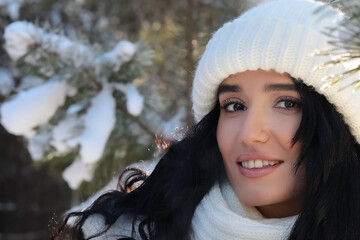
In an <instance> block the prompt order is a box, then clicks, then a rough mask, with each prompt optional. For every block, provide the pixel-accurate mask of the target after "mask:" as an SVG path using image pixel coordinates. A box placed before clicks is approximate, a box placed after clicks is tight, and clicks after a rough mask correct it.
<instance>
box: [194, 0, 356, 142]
mask: <svg viewBox="0 0 360 240" xmlns="http://www.w3.org/2000/svg"><path fill="white" fill-rule="evenodd" d="M343 18H344V16H343V14H342V13H340V12H339V11H336V10H334V9H332V8H331V7H330V6H328V5H324V4H322V3H319V2H314V1H309V0H291V1H290V0H274V1H269V2H266V3H264V4H261V5H258V6H256V7H254V8H252V9H250V10H249V11H247V12H245V13H244V14H242V15H241V16H240V17H238V18H236V19H234V20H233V21H231V22H228V23H226V24H224V26H222V27H221V28H220V29H219V30H218V31H217V32H215V33H214V35H213V37H212V38H211V40H210V41H209V43H208V45H207V46H206V49H205V52H204V54H203V56H202V57H201V59H200V61H199V64H198V66H197V69H196V72H195V78H194V84H193V90H192V101H193V111H194V115H195V119H196V121H200V120H201V119H202V118H203V117H204V116H205V115H206V114H207V113H209V112H210V111H211V109H212V108H213V107H214V105H215V103H216V101H217V90H218V87H219V85H220V84H221V82H222V81H223V80H224V79H226V78H227V77H228V76H230V75H232V74H235V73H239V72H244V71H246V70H254V71H255V70H258V69H262V70H265V71H268V70H275V71H276V72H279V73H288V74H290V75H291V76H292V77H294V78H300V79H301V80H302V81H303V82H304V83H305V84H306V85H308V86H313V87H314V88H315V90H316V91H317V92H319V93H320V94H323V95H324V96H325V97H326V98H327V100H328V101H329V102H330V103H332V104H333V105H334V106H335V107H336V109H337V111H338V112H339V113H341V114H342V115H343V116H344V120H345V122H346V123H347V124H348V126H349V127H350V130H351V132H352V134H353V135H354V136H355V138H356V140H357V142H359V143H360V91H354V89H353V88H352V87H346V88H344V87H345V86H348V85H349V83H351V82H352V81H354V79H357V78H359V75H353V76H352V77H348V78H346V79H344V80H343V81H340V82H339V83H337V84H335V85H333V86H330V87H327V88H325V87H324V86H325V85H326V84H327V81H326V79H327V78H328V77H329V76H332V75H334V74H339V73H343V72H344V71H345V66H343V65H336V66H332V67H326V68H322V69H316V67H317V66H320V65H322V64H324V63H325V62H328V61H330V60H331V56H320V55H318V54H316V53H317V52H318V51H320V50H324V49H331V48H333V46H332V45H330V44H329V41H330V40H333V39H331V37H330V36H328V35H327V34H325V32H326V31H329V29H330V28H334V29H337V31H339V32H340V31H341V29H340V28H339V26H338V24H339V22H340V21H341V20H343ZM334 31H335V30H334ZM340 89H341V90H340Z"/></svg>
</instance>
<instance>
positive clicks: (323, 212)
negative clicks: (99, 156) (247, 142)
mask: <svg viewBox="0 0 360 240" xmlns="http://www.w3.org/2000/svg"><path fill="white" fill-rule="evenodd" d="M294 82H295V85H296V87H297V89H298V91H299V93H300V96H301V101H302V103H301V106H302V109H303V114H302V120H301V123H300V126H299V129H298V130H297V132H296V134H295V136H294V138H293V143H294V144H295V143H296V142H298V141H299V142H301V143H302V149H301V152H300V156H299V159H298V161H297V163H296V166H294V170H295V171H296V170H297V168H298V167H299V166H300V164H301V163H303V162H305V166H306V196H305V200H304V203H303V206H302V209H301V212H300V213H299V217H298V218H297V221H296V222H295V225H294V226H293V229H292V232H291V234H290V236H289V239H290V240H295V239H296V240H300V239H301V240H305V239H312V240H314V239H319V240H320V239H321V240H324V239H326V240H332V239H334V240H335V239H336V240H339V239H351V240H354V239H356V240H358V239H360V172H359V170H360V168H359V156H360V155H359V154H360V146H359V144H358V143H357V142H356V141H355V139H354V137H353V136H352V135H351V133H350V131H349V129H348V127H347V125H346V124H345V123H344V121H343V118H342V116H341V115H340V114H339V113H338V112H337V111H336V110H335V108H334V106H333V105H332V104H330V103H329V102H328V101H327V100H326V98H325V97H324V96H322V95H320V94H318V93H317V92H316V91H315V90H314V89H313V88H312V87H309V86H306V85H305V84H303V83H302V82H301V81H300V80H295V79H294ZM219 113H220V107H219V103H217V104H216V106H215V107H214V109H213V110H212V111H211V112H210V113H209V114H207V115H206V116H205V117H204V118H203V119H202V120H201V121H200V122H199V123H198V124H196V125H195V126H194V127H193V128H192V129H191V130H190V131H189V133H188V134H187V135H186V137H185V138H183V139H182V140H180V141H178V142H174V143H173V144H172V145H171V146H170V147H169V149H168V151H167V152H166V153H165V155H164V156H163V157H162V158H161V159H160V161H159V163H158V164H157V166H156V168H155V169H154V171H153V172H152V174H151V175H149V176H146V175H145V174H144V173H143V172H141V170H135V171H134V169H129V170H127V171H126V172H127V173H129V172H131V173H130V174H128V175H127V177H126V179H125V181H124V183H123V184H122V186H121V188H120V191H112V192H109V193H106V194H104V195H102V196H101V197H99V198H98V199H97V200H96V201H95V202H94V203H93V204H92V206H90V207H89V208H88V209H86V210H85V211H83V212H75V213H70V214H69V215H68V216H67V217H66V219H65V222H66V221H67V220H68V219H69V218H70V217H76V218H77V221H76V224H75V225H74V226H73V227H72V229H71V230H72V238H73V239H80V240H82V239H84V234H83V232H82V229H81V228H82V226H83V224H84V222H85V221H86V219H87V218H88V217H90V216H91V215H93V214H101V215H102V216H103V217H104V219H105V225H106V226H107V228H106V229H104V231H101V232H99V233H98V234H97V236H100V235H101V234H103V233H105V232H106V230H107V229H108V228H109V227H110V226H111V225H113V224H114V223H115V221H116V220H117V219H118V218H119V217H120V216H121V215H122V214H130V215H131V216H133V221H132V226H133V227H132V234H131V236H121V234H122V233H119V239H135V238H136V236H140V237H141V239H149V240H152V239H156V240H165V239H172V240H176V239H190V237H191V219H192V217H193V214H194V211H195V209H196V207H197V205H198V204H199V202H200V201H201V199H202V198H203V197H204V195H205V194H206V193H208V192H209V190H210V189H211V187H212V186H213V185H214V184H215V182H221V181H223V180H224V179H225V178H226V174H225V170H224V166H223V160H222V157H221V153H220V150H219V148H218V145H217V140H216V129H217V123H218V118H219ZM139 181H141V182H142V183H141V185H140V186H139V187H137V188H136V189H135V190H132V191H130V190H129V189H131V188H132V187H133V185H134V184H135V183H137V182H139ZM136 222H138V223H139V224H135V223H136ZM63 227H64V225H63V226H62V227H61V228H60V230H59V231H58V233H57V234H56V235H57V236H59V232H61V231H62V230H63ZM56 235H55V236H53V237H52V239H55V238H56ZM92 237H94V236H91V237H89V238H88V239H91V238H92Z"/></svg>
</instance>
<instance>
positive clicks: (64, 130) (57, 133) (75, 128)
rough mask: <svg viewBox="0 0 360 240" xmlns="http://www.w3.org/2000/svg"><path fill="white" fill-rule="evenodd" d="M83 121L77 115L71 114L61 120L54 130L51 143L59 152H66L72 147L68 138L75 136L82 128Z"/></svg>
mask: <svg viewBox="0 0 360 240" xmlns="http://www.w3.org/2000/svg"><path fill="white" fill-rule="evenodd" d="M82 125H83V121H82V119H81V118H79V117H77V116H69V117H67V118H65V119H64V120H62V121H61V122H59V124H58V125H57V126H56V127H54V128H53V130H52V140H51V145H52V146H53V147H55V148H56V151H57V152H58V153H60V154H61V153H65V152H67V151H69V150H70V149H71V147H70V146H69V145H68V144H67V142H66V140H68V139H70V138H73V137H74V136H76V134H77V133H78V132H79V129H81V126H82Z"/></svg>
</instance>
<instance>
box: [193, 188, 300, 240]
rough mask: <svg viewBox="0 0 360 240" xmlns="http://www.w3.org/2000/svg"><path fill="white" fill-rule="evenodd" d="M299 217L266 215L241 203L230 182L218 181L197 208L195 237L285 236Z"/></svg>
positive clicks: (276, 239) (273, 239)
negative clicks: (265, 216) (272, 216)
mask: <svg viewBox="0 0 360 240" xmlns="http://www.w3.org/2000/svg"><path fill="white" fill-rule="evenodd" d="M296 218H297V216H292V217H287V218H271V219H270V218H264V217H263V216H262V215H261V214H260V212H259V211H258V210H257V209H256V208H254V207H247V206H244V205H242V204H240V202H239V200H238V199H237V197H236V195H235V193H234V191H233V190H232V188H231V186H230V184H229V183H228V182H226V183H223V184H220V185H219V184H215V186H214V187H213V188H212V189H211V190H210V192H209V193H208V194H207V195H206V196H205V197H204V198H203V199H202V201H201V202H200V204H199V206H198V207H197V208H196V211H195V214H194V217H193V219H192V229H193V233H192V239H196V240H209V239H212V240H217V239H218V240H220V239H221V240H224V239H226V240H231V239H237V240H239V239H246V240H263V239H266V240H280V239H281V240H284V239H287V237H288V236H289V234H290V232H291V228H292V226H293V225H294V222H295V220H296Z"/></svg>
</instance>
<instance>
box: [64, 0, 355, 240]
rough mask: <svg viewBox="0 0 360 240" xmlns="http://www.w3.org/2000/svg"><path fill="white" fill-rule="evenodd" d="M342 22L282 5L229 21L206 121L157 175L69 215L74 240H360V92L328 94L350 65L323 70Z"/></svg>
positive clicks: (133, 178) (201, 69)
mask: <svg viewBox="0 0 360 240" xmlns="http://www.w3.org/2000/svg"><path fill="white" fill-rule="evenodd" d="M319 9H322V11H323V13H324V14H323V15H321V16H323V17H319V15H315V13H314V12H315V11H319ZM324 16H325V17H324ZM342 18H343V16H342V15H341V14H340V13H339V12H337V11H335V10H332V9H331V8H330V7H328V6H324V5H321V4H320V3H316V2H312V1H308V0H291V1H290V0H274V1H269V2H267V3H264V4H261V5H259V6H257V7H255V8H253V9H251V10H249V11H248V12H246V13H245V14H243V15H242V16H240V17H239V18H237V19H235V20H233V21H231V22H229V23H226V24H225V25H224V26H223V27H222V28H220V29H219V30H218V31H217V32H216V33H215V34H214V35H213V37H212V39H211V40H210V42H209V43H208V45H207V47H206V50H205V52H204V54H203V56H202V58H201V60H200V62H199V65H198V67H197V70H196V74H195V79H194V85H193V109H194V115H195V118H196V120H197V121H198V123H197V124H196V125H195V126H194V128H193V129H192V130H191V131H190V132H189V133H188V135H187V136H186V137H185V138H184V139H183V140H181V141H179V142H176V143H173V144H172V145H171V146H170V147H169V150H168V152H167V153H166V154H165V155H164V157H163V158H162V159H161V160H160V161H159V163H158V165H157V166H156V168H155V170H154V171H153V173H152V174H151V175H150V176H148V177H146V176H144V175H142V174H141V172H139V171H138V173H134V174H132V175H130V176H128V177H127V179H126V182H125V184H124V186H123V187H122V191H114V192H110V193H107V194H105V195H103V196H102V197H100V198H99V199H98V200H97V201H96V202H95V203H94V204H93V205H92V206H91V207H90V208H89V209H87V210H85V211H83V212H81V213H72V214H70V216H69V217H72V216H77V223H76V224H75V225H74V227H73V231H74V238H76V239H327V240H328V239H337V240H338V239H360V204H359V203H360V194H359V189H360V171H359V170H360V167H359V160H360V159H359V158H360V157H359V156H360V145H359V143H360V111H359V110H360V104H359V103H360V94H359V92H354V91H352V89H349V88H345V89H342V88H343V86H345V85H347V84H348V83H349V81H352V79H348V80H344V81H343V82H340V83H338V84H336V85H334V86H332V87H329V88H324V84H325V83H324V81H322V79H324V77H326V76H329V75H331V74H334V73H339V72H341V71H344V69H343V66H341V65H340V66H336V67H331V68H326V69H320V70H317V71H314V68H315V67H316V66H318V65H320V64H322V63H324V62H326V61H329V59H328V57H324V56H323V57H320V56H314V52H315V51H316V50H321V49H324V48H329V44H328V40H329V38H328V36H327V35H326V34H324V31H325V30H326V29H327V28H329V27H336V26H337V25H336V24H337V22H338V21H340V20H341V19H342ZM339 89H342V90H341V91H339ZM142 180H143V181H144V182H143V183H142V184H141V186H140V187H138V188H136V189H135V190H133V191H130V192H129V191H128V189H130V188H131V186H132V185H133V184H134V183H135V182H137V181H142Z"/></svg>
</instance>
